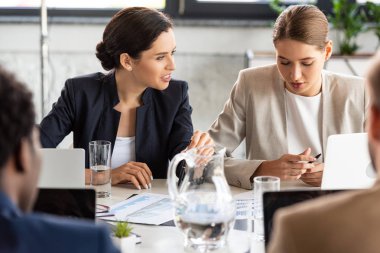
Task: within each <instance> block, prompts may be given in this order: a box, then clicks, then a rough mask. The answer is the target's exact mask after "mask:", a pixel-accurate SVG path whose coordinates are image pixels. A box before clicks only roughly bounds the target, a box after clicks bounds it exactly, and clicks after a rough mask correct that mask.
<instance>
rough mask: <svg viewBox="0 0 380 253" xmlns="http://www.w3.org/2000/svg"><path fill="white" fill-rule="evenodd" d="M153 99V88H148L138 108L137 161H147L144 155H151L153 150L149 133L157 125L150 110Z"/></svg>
mask: <svg viewBox="0 0 380 253" xmlns="http://www.w3.org/2000/svg"><path fill="white" fill-rule="evenodd" d="M151 101H152V89H151V88H147V89H146V90H145V91H144V93H143V95H142V103H143V104H142V105H141V106H140V107H138V108H137V110H136V136H135V150H136V161H145V160H143V158H142V155H143V154H145V156H146V155H149V154H150V152H152V150H150V149H151V146H150V145H149V141H148V140H150V138H149V135H150V134H151V131H152V129H151V128H154V127H155V126H154V125H152V123H153V122H154V118H153V116H152V115H151V114H152V113H153V112H152V110H150V108H151Z"/></svg>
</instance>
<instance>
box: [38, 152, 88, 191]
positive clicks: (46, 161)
mask: <svg viewBox="0 0 380 253" xmlns="http://www.w3.org/2000/svg"><path fill="white" fill-rule="evenodd" d="M41 151H42V168H41V172H40V178H39V182H38V187H39V188H66V189H67V188H71V189H73V188H84V187H85V152H84V150H83V149H55V148H54V149H50V148H46V149H41Z"/></svg>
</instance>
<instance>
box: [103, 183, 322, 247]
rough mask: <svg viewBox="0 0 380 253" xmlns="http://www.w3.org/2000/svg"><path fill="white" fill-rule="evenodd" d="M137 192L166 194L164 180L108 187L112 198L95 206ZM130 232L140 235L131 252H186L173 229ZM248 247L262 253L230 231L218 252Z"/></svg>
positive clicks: (238, 190) (243, 235) (303, 186)
mask: <svg viewBox="0 0 380 253" xmlns="http://www.w3.org/2000/svg"><path fill="white" fill-rule="evenodd" d="M310 188H312V189H318V188H316V187H310V186H308V185H306V184H304V183H303V182H301V181H283V182H281V190H290V189H310ZM230 189H231V192H232V195H236V194H239V193H244V192H247V191H249V190H245V189H241V188H237V187H233V186H230ZM139 193H160V194H168V189H167V184H166V179H154V180H153V181H152V188H151V189H147V190H137V189H134V188H133V186H132V185H117V186H113V187H112V196H111V197H110V198H105V199H97V203H99V204H104V205H108V206H110V205H113V204H115V203H117V202H120V201H122V200H125V199H126V198H127V197H128V196H130V195H131V194H139ZM133 228H134V229H133V231H134V232H135V233H137V234H139V235H141V240H142V243H141V244H138V245H136V248H135V251H134V252H135V253H143V252H144V253H145V252H157V253H159V252H165V253H166V252H189V251H186V250H185V249H184V246H183V245H184V240H185V236H184V235H183V233H182V232H181V231H180V230H179V229H178V228H176V227H168V226H154V225H140V224H133ZM249 247H250V248H251V252H252V253H253V252H254V253H261V252H263V253H264V252H265V248H264V243H263V242H258V241H256V240H254V239H253V234H250V233H248V232H244V231H239V230H234V229H231V231H230V233H229V235H228V240H227V246H226V247H225V248H224V249H223V250H219V251H213V252H215V253H218V252H234V253H238V252H249V251H247V248H249Z"/></svg>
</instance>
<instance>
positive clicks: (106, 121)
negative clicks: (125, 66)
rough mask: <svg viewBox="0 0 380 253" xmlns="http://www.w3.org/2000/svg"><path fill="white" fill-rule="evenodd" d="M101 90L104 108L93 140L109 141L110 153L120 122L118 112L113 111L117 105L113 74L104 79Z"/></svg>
mask: <svg viewBox="0 0 380 253" xmlns="http://www.w3.org/2000/svg"><path fill="white" fill-rule="evenodd" d="M102 89H103V93H104V97H103V98H104V103H103V105H104V106H103V111H102V115H101V117H100V122H98V128H97V131H96V134H95V139H96V140H107V141H110V142H111V153H112V152H113V148H114V145H115V140H116V135H117V129H118V127H119V121H120V112H118V111H116V110H115V109H114V107H115V106H116V105H117V104H118V103H119V96H118V94H117V87H116V80H115V73H114V72H110V73H109V74H108V75H106V76H105V77H104V80H103V82H102ZM95 124H96V123H95Z"/></svg>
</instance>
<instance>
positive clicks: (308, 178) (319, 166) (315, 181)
mask: <svg viewBox="0 0 380 253" xmlns="http://www.w3.org/2000/svg"><path fill="white" fill-rule="evenodd" d="M321 155H322V154H321V153H320V154H318V155H316V156H315V157H314V158H315V160H317V159H318V158H319V157H321ZM312 163H314V165H315V166H314V168H311V169H307V171H306V173H304V174H302V176H301V178H300V179H301V180H302V181H303V182H305V183H307V184H309V185H312V186H321V183H322V176H323V169H324V163H315V162H312Z"/></svg>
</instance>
